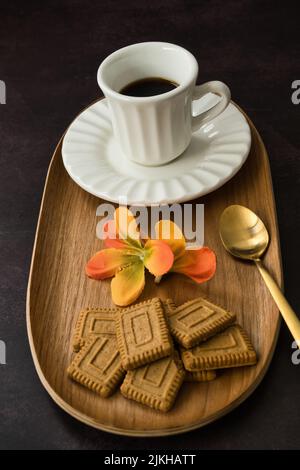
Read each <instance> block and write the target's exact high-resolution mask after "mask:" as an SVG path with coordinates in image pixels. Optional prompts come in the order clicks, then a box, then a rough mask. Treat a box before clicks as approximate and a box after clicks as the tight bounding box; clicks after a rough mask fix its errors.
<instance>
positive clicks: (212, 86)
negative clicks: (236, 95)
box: [192, 80, 231, 132]
mask: <svg viewBox="0 0 300 470" xmlns="http://www.w3.org/2000/svg"><path fill="white" fill-rule="evenodd" d="M207 93H215V94H216V95H219V96H220V97H221V100H220V101H219V102H218V103H217V104H215V106H213V107H212V108H210V109H208V110H207V111H204V112H203V113H201V114H198V115H196V116H194V115H193V116H192V132H194V131H196V130H198V129H199V127H201V126H202V124H203V123H205V122H208V121H211V120H212V119H213V118H215V117H216V116H218V115H219V114H220V113H222V111H224V109H226V108H227V106H228V105H229V103H230V99H231V93H230V90H229V88H228V86H227V85H225V83H223V82H219V81H217V80H215V81H212V82H206V83H204V84H203V85H198V86H196V87H195V91H194V94H193V98H192V99H193V101H194V100H199V99H200V98H202V97H203V96H204V95H206V94H207Z"/></svg>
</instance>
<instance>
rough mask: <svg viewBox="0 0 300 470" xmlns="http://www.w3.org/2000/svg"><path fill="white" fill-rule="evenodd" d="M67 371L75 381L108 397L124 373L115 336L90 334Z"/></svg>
mask: <svg viewBox="0 0 300 470" xmlns="http://www.w3.org/2000/svg"><path fill="white" fill-rule="evenodd" d="M67 372H68V375H69V376H70V377H71V378H72V379H73V380H75V381H76V382H79V383H80V384H82V385H84V386H85V387H87V388H89V389H90V390H93V391H94V392H96V393H98V394H99V395H101V396H102V397H104V398H106V397H109V396H110V395H111V394H112V393H113V392H114V391H115V389H116V388H117V386H118V384H119V383H120V382H121V380H122V379H123V377H124V375H125V371H124V369H123V367H122V364H121V357H120V354H119V351H118V347H117V340H116V336H115V335H104V334H102V335H101V336H90V337H89V338H88V340H87V341H86V343H85V345H84V346H83V347H82V349H81V350H80V352H79V353H77V354H76V356H75V358H74V360H73V362H72V363H71V365H70V366H69V368H68V371H67Z"/></svg>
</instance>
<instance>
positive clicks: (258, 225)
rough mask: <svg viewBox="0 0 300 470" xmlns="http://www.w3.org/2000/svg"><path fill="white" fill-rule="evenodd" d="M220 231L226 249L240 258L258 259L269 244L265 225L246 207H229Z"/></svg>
mask: <svg viewBox="0 0 300 470" xmlns="http://www.w3.org/2000/svg"><path fill="white" fill-rule="evenodd" d="M219 230H220V237H221V240H222V243H223V245H224V247H225V249H226V250H227V251H229V253H231V254H232V255H233V256H236V257H238V258H242V259H250V260H255V259H258V258H260V257H261V256H262V255H263V253H264V252H265V251H266V249H267V247H268V244H269V234H268V231H267V229H266V227H265V225H264V223H263V222H262V220H261V219H260V218H259V217H258V216H257V215H256V214H255V213H254V212H252V211H251V210H250V209H248V208H247V207H244V206H239V205H233V206H229V207H227V209H225V210H224V212H223V214H222V215H221V218H220V225H219Z"/></svg>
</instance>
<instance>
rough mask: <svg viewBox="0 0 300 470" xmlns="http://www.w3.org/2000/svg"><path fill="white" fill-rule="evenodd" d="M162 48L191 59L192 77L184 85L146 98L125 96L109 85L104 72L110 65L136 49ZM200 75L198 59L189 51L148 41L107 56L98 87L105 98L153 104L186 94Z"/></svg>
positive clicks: (174, 45) (172, 45)
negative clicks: (173, 50)
mask: <svg viewBox="0 0 300 470" xmlns="http://www.w3.org/2000/svg"><path fill="white" fill-rule="evenodd" d="M151 45H153V46H155V47H157V46H161V47H162V48H166V47H167V48H172V49H176V50H179V51H180V52H181V53H184V55H185V56H186V57H187V58H188V59H189V61H190V75H189V78H188V79H187V80H185V81H183V82H182V83H180V84H179V85H178V86H177V87H176V88H174V89H173V90H171V91H168V92H166V93H162V94H160V95H153V96H145V97H140V96H128V95H123V94H121V93H119V92H117V91H116V90H113V89H112V88H111V87H110V86H109V85H108V83H107V81H106V80H105V78H104V73H103V72H104V71H105V69H106V67H108V66H109V64H110V63H111V62H112V61H114V60H115V59H117V58H118V57H120V56H121V55H123V54H124V53H126V52H127V51H132V50H134V49H139V48H143V47H145V46H151ZM197 75H198V63H197V60H196V58H195V57H194V56H193V54H192V53H191V52H189V51H188V50H187V49H185V48H183V47H181V46H178V45H176V44H172V43H169V42H160V41H147V42H139V43H136V44H130V45H129V46H125V47H122V48H121V49H118V50H116V51H114V52H113V53H112V54H110V55H109V56H107V57H106V58H105V59H104V60H103V62H101V64H100V66H99V68H98V72H97V81H98V85H99V87H100V88H101V90H102V91H103V93H104V95H105V96H110V97H112V98H115V99H118V100H122V101H127V102H129V101H130V102H136V103H141V102H143V103H145V102H151V101H161V100H165V99H168V98H170V97H171V96H173V95H178V94H179V93H182V92H184V91H185V90H186V89H187V88H188V87H190V86H191V85H192V84H194V83H195V82H196V79H197Z"/></svg>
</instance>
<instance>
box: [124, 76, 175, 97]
mask: <svg viewBox="0 0 300 470" xmlns="http://www.w3.org/2000/svg"><path fill="white" fill-rule="evenodd" d="M177 86H178V84H177V83H175V82H171V81H170V80H167V79H166V78H160V77H149V78H143V79H142V80H136V81H135V82H131V83H129V84H128V85H126V86H125V87H124V88H122V89H121V90H120V93H121V94H122V95H127V96H138V97H145V96H155V95H161V94H162V93H167V92H168V91H171V90H174V88H176V87H177Z"/></svg>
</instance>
